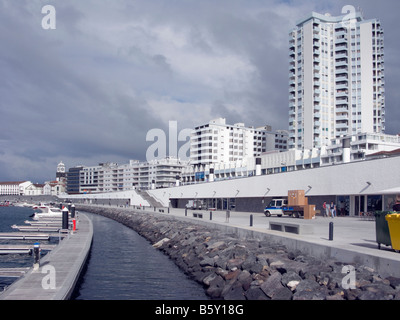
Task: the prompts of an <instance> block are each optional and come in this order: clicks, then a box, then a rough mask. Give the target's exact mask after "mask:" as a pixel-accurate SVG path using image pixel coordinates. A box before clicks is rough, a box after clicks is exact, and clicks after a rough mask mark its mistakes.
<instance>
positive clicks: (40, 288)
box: [0, 213, 93, 300]
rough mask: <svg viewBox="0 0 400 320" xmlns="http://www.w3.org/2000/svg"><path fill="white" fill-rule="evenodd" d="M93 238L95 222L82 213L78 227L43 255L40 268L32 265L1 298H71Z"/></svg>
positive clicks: (0, 295) (79, 216)
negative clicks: (34, 268)
mask: <svg viewBox="0 0 400 320" xmlns="http://www.w3.org/2000/svg"><path fill="white" fill-rule="evenodd" d="M92 238H93V227H92V222H91V221H90V219H89V218H88V217H87V216H86V215H85V214H82V213H79V215H78V225H77V231H76V232H74V233H73V234H70V235H69V236H66V237H64V239H63V240H62V241H61V242H60V243H59V244H58V245H57V246H56V247H55V248H54V249H53V250H52V251H51V252H50V253H48V254H47V255H46V256H45V257H44V258H43V259H41V260H40V267H39V268H38V270H33V268H31V270H29V272H27V273H26V274H25V275H24V276H23V277H21V278H20V279H18V280H17V281H16V282H14V283H13V284H12V285H11V286H10V287H8V288H7V290H6V291H4V292H3V293H2V294H0V300H67V299H69V298H70V296H71V294H72V292H73V290H74V288H75V285H76V282H77V281H78V279H79V275H80V273H81V271H82V269H83V267H84V265H85V263H86V259H87V257H88V255H89V252H90V247H91V243H92Z"/></svg>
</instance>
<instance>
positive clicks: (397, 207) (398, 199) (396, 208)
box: [393, 195, 400, 211]
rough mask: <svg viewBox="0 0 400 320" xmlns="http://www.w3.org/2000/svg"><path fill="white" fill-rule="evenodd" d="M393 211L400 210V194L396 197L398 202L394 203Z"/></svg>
mask: <svg viewBox="0 0 400 320" xmlns="http://www.w3.org/2000/svg"><path fill="white" fill-rule="evenodd" d="M393 211H400V195H397V197H396V203H395V204H394V205H393Z"/></svg>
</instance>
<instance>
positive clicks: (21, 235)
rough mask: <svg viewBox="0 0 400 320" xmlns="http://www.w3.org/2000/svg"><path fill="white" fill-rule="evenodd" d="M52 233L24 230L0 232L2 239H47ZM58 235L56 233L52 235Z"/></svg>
mask: <svg viewBox="0 0 400 320" xmlns="http://www.w3.org/2000/svg"><path fill="white" fill-rule="evenodd" d="M51 236H52V234H50V233H32V232H29V233H26V232H0V239H2V240H49V239H50V237H51ZM53 236H54V237H55V236H57V237H58V236H59V234H58V233H55V234H54V235H53Z"/></svg>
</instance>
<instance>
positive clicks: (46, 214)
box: [32, 205, 62, 220]
mask: <svg viewBox="0 0 400 320" xmlns="http://www.w3.org/2000/svg"><path fill="white" fill-rule="evenodd" d="M34 209H38V210H40V211H41V212H35V213H34V215H33V217H32V219H33V220H39V219H40V218H62V210H61V209H59V208H54V207H51V206H46V205H41V206H37V207H34Z"/></svg>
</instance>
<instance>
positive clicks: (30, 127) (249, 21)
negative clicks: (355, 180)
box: [0, 0, 400, 181]
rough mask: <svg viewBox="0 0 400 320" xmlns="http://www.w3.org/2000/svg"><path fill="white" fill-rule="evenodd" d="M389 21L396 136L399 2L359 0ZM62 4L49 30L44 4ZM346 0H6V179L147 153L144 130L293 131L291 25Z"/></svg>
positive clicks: (2, 86)
mask: <svg viewBox="0 0 400 320" xmlns="http://www.w3.org/2000/svg"><path fill="white" fill-rule="evenodd" d="M359 3H360V4H358V3H351V4H354V5H355V6H357V5H361V6H362V7H363V9H364V13H365V16H366V18H369V17H370V18H374V17H377V18H380V19H381V21H382V24H383V25H384V28H385V67H386V106H387V110H386V114H387V115H388V116H387V122H386V128H387V132H388V133H392V134H393V133H397V132H398V131H400V130H399V129H398V125H397V120H398V119H399V118H400V109H399V108H398V106H397V105H398V103H397V101H399V98H400V97H399V90H397V87H398V85H400V83H399V77H398V74H399V72H398V71H399V68H400V67H399V62H398V58H397V57H398V55H399V54H398V53H399V45H398V41H397V30H398V29H399V28H398V27H399V26H398V21H397V20H398V19H397V12H398V9H400V8H399V3H398V1H388V0H384V1H381V2H379V3H377V2H376V1H359ZM47 4H52V5H54V6H55V8H56V10H57V28H56V30H44V29H42V27H41V20H42V18H43V17H44V15H43V14H42V13H41V8H42V7H43V6H44V5H47ZM346 4H349V3H346V1H314V0H313V1H312V0H303V1H275V0H271V1H256V0H251V1H239V0H236V1H235V0H229V1H228V0H219V1H211V0H210V1H209V0H202V1H175V2H170V1H168V2H167V1H160V0H150V1H142V0H137V1H131V0H129V1H128V0H115V1H95V0H85V1H77V0H67V1H50V0H49V1H44V0H43V1H30V0H29V1H28V0H20V1H14V0H0V43H1V44H2V50H0V70H1V77H0V108H1V117H0V126H1V130H0V150H1V152H0V181H4V180H21V179H28V178H29V179H32V180H33V181H37V180H41V181H43V180H49V179H52V178H53V177H54V171H55V167H56V165H57V163H58V162H59V161H61V160H62V161H63V162H64V163H65V164H66V165H67V167H72V166H74V165H78V164H83V165H96V164H97V163H98V162H106V161H116V162H119V163H126V162H128V160H129V159H139V160H145V159H144V157H145V154H146V149H147V147H148V146H149V145H150V144H151V143H149V142H146V133H147V132H148V131H149V130H151V129H153V128H160V129H163V130H164V131H165V132H166V133H167V132H168V122H169V121H173V120H175V121H178V127H179V129H183V128H193V127H194V126H197V125H199V124H202V123H205V122H208V121H209V120H210V119H213V118H215V117H226V118H227V121H228V122H229V123H237V122H244V123H245V125H248V126H261V125H265V124H270V125H272V126H273V128H274V129H287V127H288V121H287V117H288V48H287V47H288V44H287V41H288V40H287V39H288V32H289V29H290V28H292V27H293V26H294V25H295V23H296V21H298V20H299V19H301V18H302V17H303V16H305V15H307V14H308V13H309V12H310V11H312V10H314V11H317V12H321V13H325V12H330V13H331V14H332V15H339V14H340V13H341V8H342V7H343V5H346Z"/></svg>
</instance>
